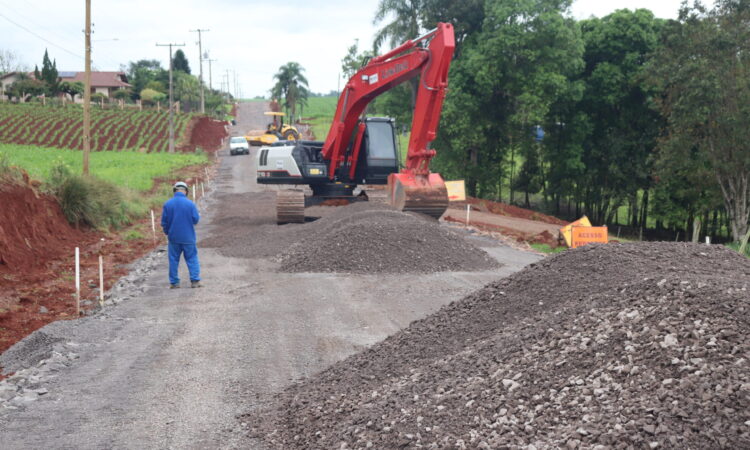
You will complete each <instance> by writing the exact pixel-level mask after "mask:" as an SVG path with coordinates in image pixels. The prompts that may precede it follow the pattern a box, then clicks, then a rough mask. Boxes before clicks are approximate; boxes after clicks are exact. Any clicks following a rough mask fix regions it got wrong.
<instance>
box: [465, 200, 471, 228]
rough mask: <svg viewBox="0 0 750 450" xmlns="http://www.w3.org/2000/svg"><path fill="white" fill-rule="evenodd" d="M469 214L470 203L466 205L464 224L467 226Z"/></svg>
mask: <svg viewBox="0 0 750 450" xmlns="http://www.w3.org/2000/svg"><path fill="white" fill-rule="evenodd" d="M470 214H471V205H466V226H467V227H468V226H469V215H470Z"/></svg>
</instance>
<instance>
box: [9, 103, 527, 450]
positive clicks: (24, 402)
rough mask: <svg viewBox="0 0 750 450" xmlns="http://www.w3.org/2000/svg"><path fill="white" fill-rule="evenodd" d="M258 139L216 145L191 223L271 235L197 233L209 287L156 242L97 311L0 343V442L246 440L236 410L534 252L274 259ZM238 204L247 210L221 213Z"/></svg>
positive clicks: (242, 123)
mask: <svg viewBox="0 0 750 450" xmlns="http://www.w3.org/2000/svg"><path fill="white" fill-rule="evenodd" d="M266 106H267V105H265V104H263V103H259V102H251V103H243V104H242V105H241V108H240V116H239V122H238V125H237V126H236V127H234V128H233V130H232V131H233V134H242V133H243V132H244V131H246V130H248V129H253V128H262V127H263V116H262V112H263V111H264V110H265V108H266ZM256 150H257V148H253V149H252V151H251V155H250V156H249V157H248V156H235V157H230V156H228V154H227V151H226V150H222V151H221V152H220V155H221V161H220V164H219V166H218V168H217V173H216V174H215V176H214V177H212V183H211V186H210V188H211V191H212V192H211V194H210V195H207V197H206V199H205V200H204V202H203V203H202V204H201V213H202V214H203V219H202V222H201V225H200V226H199V227H198V230H197V232H198V235H199V236H200V237H202V238H204V239H207V240H210V239H211V238H213V237H216V236H217V235H221V234H222V233H229V232H232V230H234V232H237V233H256V234H257V237H258V241H259V242H261V243H267V242H271V243H273V245H271V246H270V247H269V246H266V247H265V249H266V253H264V252H262V251H258V252H257V253H255V254H254V257H247V255H244V257H241V258H240V257H233V256H226V254H223V253H226V252H221V251H220V250H221V249H220V248H208V247H206V246H203V245H201V248H200V259H201V264H202V272H203V274H202V275H203V278H204V282H205V285H206V287H205V288H203V289H189V288H183V289H180V290H169V289H168V288H167V286H168V283H167V281H166V280H167V275H166V273H167V260H166V256H165V253H164V251H163V249H160V250H158V251H156V252H154V253H152V254H151V255H149V256H147V257H146V258H144V259H143V260H142V261H140V262H139V263H137V264H136V265H135V266H134V268H133V272H132V273H131V275H129V276H128V277H126V278H125V279H123V280H122V281H121V282H120V283H118V285H117V286H116V288H115V289H114V290H113V296H112V299H111V300H110V302H109V304H108V305H107V306H105V308H104V309H103V310H102V311H101V312H100V313H98V314H96V315H93V316H90V317H86V318H83V319H81V320H77V321H61V322H56V323H53V324H50V325H48V326H46V327H44V328H42V329H41V330H39V331H37V332H36V333H34V334H32V335H31V336H29V337H28V338H26V339H24V340H23V341H21V342H20V343H18V344H17V345H16V346H14V347H12V348H11V349H10V350H9V351H7V352H6V353H4V354H3V355H0V365H2V366H3V367H4V368H5V370H6V372H15V375H13V376H11V377H9V378H8V379H7V380H4V381H2V382H0V442H2V447H3V448H79V449H80V448H172V447H174V448H239V447H242V448H247V446H248V442H247V441H246V440H243V439H244V434H245V433H244V430H243V426H242V424H241V423H240V422H239V421H238V420H237V417H238V416H240V415H242V414H245V413H247V412H248V411H252V409H253V405H259V404H262V403H263V402H264V401H266V400H267V399H268V398H269V396H270V395H271V394H273V393H275V392H278V391H280V390H281V389H283V388H284V387H286V386H288V385H290V384H291V383H292V382H294V381H296V380H300V379H303V378H305V377H308V376H310V375H312V374H315V373H317V372H320V371H321V370H323V369H325V368H326V367H328V366H330V365H331V364H333V363H335V362H337V361H340V360H342V359H344V358H345V357H347V356H349V355H351V354H353V353H356V352H358V351H360V350H362V349H364V348H366V347H369V346H371V345H373V344H375V343H376V342H379V341H381V340H382V339H384V338H385V337H387V336H389V335H391V334H393V333H395V332H397V331H398V330H400V329H403V328H404V327H406V326H407V325H408V324H409V323H411V322H412V321H414V320H417V319H421V318H423V317H425V316H427V315H429V314H431V313H433V312H435V311H437V310H438V309H439V308H440V307H441V306H443V305H446V304H448V303H450V302H451V301H454V300H457V299H459V298H461V297H463V296H464V295H466V294H468V293H469V292H472V291H474V290H475V289H477V288H478V287H481V286H483V285H485V284H486V283H488V282H490V281H494V280H496V279H498V278H499V277H501V276H505V275H508V274H510V273H513V272H515V271H518V270H519V269H520V268H522V267H523V266H525V265H527V264H529V263H531V262H534V261H536V260H538V259H539V258H540V257H539V256H538V255H535V254H531V253H525V252H521V251H518V250H514V249H511V248H508V247H504V246H497V244H495V243H491V242H486V244H487V247H488V252H489V253H490V254H491V255H492V256H493V257H495V258H496V259H498V260H501V263H502V264H503V266H502V267H501V268H499V269H497V270H492V271H484V272H442V273H439V274H427V275H414V274H389V275H351V274H313V273H280V272H278V262H276V261H275V260H274V259H273V258H271V257H270V254H271V253H273V251H272V250H273V249H274V248H276V247H278V246H282V247H283V246H284V245H285V241H284V240H283V234H274V229H273V227H272V226H271V225H269V224H268V223H267V222H268V220H267V217H264V216H263V214H262V212H261V210H260V209H256V206H257V205H258V204H259V203H254V202H253V201H250V200H252V199H254V200H255V201H257V202H261V203H262V202H263V201H267V200H268V198H271V197H272V195H271V194H269V191H272V190H273V189H268V188H265V187H259V186H257V185H256V184H255V181H254V180H255V173H254V161H255V157H254V154H255V151H256ZM264 199H265V200H264ZM242 208H245V210H243V211H245V212H246V214H247V216H246V221H243V220H242V218H241V217H240V218H239V219H237V218H236V215H235V218H234V219H232V218H231V217H228V215H227V214H222V213H221V211H227V210H232V211H239V210H242ZM238 222H239V224H238ZM274 239H275V241H274ZM481 242H484V241H482V240H476V242H474V245H480V244H478V243H481ZM274 246H276V247H274ZM248 250H249V251H251V250H253V249H252V248H248ZM261 250H262V249H261ZM182 269H183V271H185V268H184V267H183V268H182ZM181 276H182V278H183V280H185V279H187V274H186V273H183V274H182V275H181ZM183 284H185V283H183ZM256 445H258V446H259V445H260V444H257V443H256Z"/></svg>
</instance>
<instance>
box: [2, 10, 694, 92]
mask: <svg viewBox="0 0 750 450" xmlns="http://www.w3.org/2000/svg"><path fill="white" fill-rule="evenodd" d="M456 1H461V0H456ZM91 3H92V13H91V14H92V22H93V24H94V34H93V35H92V40H93V42H92V49H93V50H92V60H93V66H94V69H95V70H119V68H120V66H121V65H124V64H127V63H128V62H129V61H136V60H139V59H157V60H160V61H161V62H162V66H163V67H165V68H166V67H168V61H169V57H168V55H169V50H168V48H166V47H157V46H156V44H157V43H159V44H167V43H170V42H171V43H177V44H183V43H184V44H185V47H180V48H181V49H182V50H183V51H184V52H185V55H186V56H187V59H188V62H189V64H190V68H191V69H192V73H194V74H196V75H197V74H198V71H199V66H198V61H199V57H198V45H197V41H198V34H197V33H194V32H190V30H194V29H198V28H200V29H208V30H210V31H207V32H204V33H202V37H203V39H202V41H203V51H204V53H205V52H208V54H209V57H210V58H211V59H214V60H215V61H213V62H212V63H211V80H210V81H211V82H212V85H213V87H214V88H220V87H221V83H222V81H224V80H226V79H227V74H228V76H229V79H230V83H229V84H230V90H231V91H232V93H233V94H235V95H238V94H241V95H242V96H243V97H245V98H249V97H254V96H258V95H260V96H266V95H267V94H268V91H269V89H270V88H271V86H272V85H273V74H274V73H276V71H277V70H278V68H279V67H280V66H281V65H283V64H285V63H287V62H289V61H296V62H298V63H300V64H301V65H302V67H304V68H305V75H306V76H307V79H308V82H309V87H310V89H311V90H312V91H313V92H320V93H327V92H329V91H332V90H338V89H339V86H340V85H343V84H344V83H345V80H340V70H341V59H342V58H343V57H344V55H345V54H346V51H347V48H348V47H349V46H351V45H352V44H353V43H354V41H355V39H358V40H359V45H360V49H364V48H369V47H370V46H371V45H372V39H373V36H374V35H375V32H376V30H377V28H378V27H377V26H376V25H374V24H373V23H372V18H373V16H374V14H375V9H376V7H377V4H378V0H357V1H355V0H307V1H304V0H284V1H275V2H274V1H269V0H263V1H260V0H235V1H228V0H210V1H206V0H181V1H179V2H177V1H159V0H129V1H123V0H91ZM84 5H85V2H84V0H73V1H68V2H61V1H59V0H0V50H10V51H13V52H15V53H16V54H17V55H18V56H19V57H20V59H21V61H22V62H23V63H24V64H26V65H27V66H29V67H30V68H32V69H33V67H34V65H35V64H38V65H39V66H40V67H41V62H42V56H43V55H44V50H45V48H46V49H48V50H49V54H50V58H53V59H55V60H56V61H57V68H58V70H59V71H82V70H83V68H84V59H83V53H84V48H83V47H84V45H83V32H82V30H83V28H84V18H85V9H84ZM679 6H680V0H651V1H646V0H574V3H573V7H572V11H571V13H572V15H573V16H574V17H576V18H578V19H582V18H588V17H590V16H597V17H601V16H604V15H607V14H609V13H610V12H612V11H614V10H617V9H622V8H629V9H635V8H648V9H650V10H651V11H653V12H654V14H655V15H656V16H657V17H662V18H675V17H676V16H677V10H678V8H679ZM176 49H177V47H175V50H176ZM208 65H209V64H208V63H207V62H204V63H203V66H204V67H203V70H204V79H205V80H206V84H208V83H209V73H208V72H209V67H208ZM235 77H236V81H237V86H239V88H238V89H237V92H235V89H234V87H235Z"/></svg>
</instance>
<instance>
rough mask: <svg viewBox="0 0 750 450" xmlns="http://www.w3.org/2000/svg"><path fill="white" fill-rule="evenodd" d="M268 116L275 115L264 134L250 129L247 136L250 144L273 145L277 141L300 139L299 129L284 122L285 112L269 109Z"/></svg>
mask: <svg viewBox="0 0 750 450" xmlns="http://www.w3.org/2000/svg"><path fill="white" fill-rule="evenodd" d="M263 114H265V115H266V116H270V117H273V121H272V122H271V123H269V124H268V127H266V131H264V132H263V134H258V133H254V132H252V131H250V132H249V133H251V134H250V135H248V136H245V138H246V139H247V142H249V143H250V145H271V144H273V143H274V142H276V141H279V140H283V141H298V140H299V131H297V129H296V128H295V127H293V126H291V125H286V124H284V116H285V114H284V113H283V112H273V111H267V112H265V113H263Z"/></svg>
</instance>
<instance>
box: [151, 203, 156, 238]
mask: <svg viewBox="0 0 750 450" xmlns="http://www.w3.org/2000/svg"><path fill="white" fill-rule="evenodd" d="M151 233H152V234H153V235H154V240H156V218H155V217H154V210H153V209H152V210H151Z"/></svg>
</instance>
